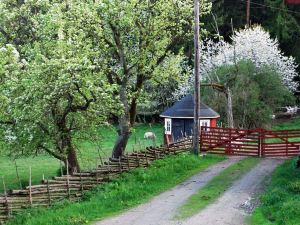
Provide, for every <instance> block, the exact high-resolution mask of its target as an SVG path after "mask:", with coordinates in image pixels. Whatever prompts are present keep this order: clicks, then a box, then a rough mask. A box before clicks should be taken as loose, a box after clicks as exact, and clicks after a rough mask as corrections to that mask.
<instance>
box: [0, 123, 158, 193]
mask: <svg viewBox="0 0 300 225" xmlns="http://www.w3.org/2000/svg"><path fill="white" fill-rule="evenodd" d="M146 131H153V132H154V133H155V134H156V137H157V139H156V144H157V145H158V144H162V143H163V132H164V129H163V126H162V125H161V124H154V125H152V126H151V127H150V126H149V125H147V124H141V125H137V126H135V128H134V131H133V134H132V136H131V137H130V139H129V142H128V146H127V149H126V150H127V151H128V152H130V151H132V150H139V149H141V148H145V147H147V146H150V145H153V141H152V140H144V133H145V132H146ZM116 135H117V132H116V129H115V127H111V128H103V129H101V130H100V131H99V136H100V137H101V138H100V139H101V141H100V142H99V143H98V144H97V143H91V142H81V143H78V144H77V145H76V147H77V148H78V150H79V153H78V157H79V161H80V165H81V167H82V169H83V170H89V169H91V168H95V167H96V163H98V164H99V163H100V159H99V152H100V154H101V157H102V158H103V159H106V158H107V157H109V156H110V155H111V151H112V148H113V145H114V141H115V139H116ZM98 150H99V152H98ZM0 154H1V155H0V181H1V182H0V184H1V185H0V193H1V192H3V185H2V179H1V178H2V177H4V180H5V183H6V186H7V188H8V189H19V188H20V184H19V181H18V179H17V175H16V168H15V164H14V161H12V160H11V159H10V158H9V157H7V156H6V155H7V152H5V150H3V149H1V151H0ZM16 163H17V167H18V171H19V175H20V179H21V183H22V186H23V187H24V186H26V185H27V184H28V182H29V181H28V179H29V166H31V167H32V183H33V184H37V183H39V182H40V181H41V179H42V177H43V175H44V176H45V177H46V178H47V177H48V178H50V177H52V176H54V175H56V174H57V172H58V171H59V170H60V169H59V168H60V163H59V161H58V160H56V159H55V158H53V157H51V156H48V155H38V156H35V157H33V156H32V157H22V158H19V159H17V160H16Z"/></svg>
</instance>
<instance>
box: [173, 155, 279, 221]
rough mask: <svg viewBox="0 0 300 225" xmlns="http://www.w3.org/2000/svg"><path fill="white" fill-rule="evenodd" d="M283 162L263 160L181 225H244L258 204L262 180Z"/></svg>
mask: <svg viewBox="0 0 300 225" xmlns="http://www.w3.org/2000/svg"><path fill="white" fill-rule="evenodd" d="M283 162H284V160H282V159H264V160H262V161H261V162H260V163H259V164H258V165H257V166H256V167H254V168H253V169H252V170H251V171H250V172H249V173H247V174H246V175H245V176H244V177H243V178H242V179H240V180H238V181H236V182H235V183H234V184H233V186H232V187H231V188H230V189H228V190H227V191H226V192H225V193H224V195H222V196H221V197H220V198H219V199H218V200H217V201H216V202H215V203H213V204H211V205H209V206H208V207H207V208H205V209H204V210H202V211H201V212H200V213H199V214H197V215H195V216H193V217H191V218H190V219H188V220H186V221H184V222H180V223H176V224H182V225H204V224H205V225H227V224H228V225H244V224H246V223H245V218H246V217H247V216H248V215H249V214H250V213H251V212H252V211H253V209H254V208H255V206H256V205H257V203H258V199H257V198H258V193H260V192H261V191H262V189H263V180H264V179H265V178H266V177H267V176H268V175H270V174H271V173H272V171H273V170H274V169H275V168H276V167H277V166H278V165H280V164H281V163H283Z"/></svg>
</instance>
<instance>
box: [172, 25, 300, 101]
mask: <svg viewBox="0 0 300 225" xmlns="http://www.w3.org/2000/svg"><path fill="white" fill-rule="evenodd" d="M231 39H232V42H231V43H227V42H225V41H222V40H220V41H218V42H216V41H214V40H207V41H204V42H203V43H202V49H201V50H202V51H201V65H200V69H201V77H202V80H206V81H208V82H210V81H214V82H216V81H218V80H219V78H218V77H217V74H215V73H214V71H215V70H216V69H217V68H219V67H221V66H231V65H235V64H237V63H238V62H241V61H251V62H252V63H254V64H255V66H256V68H257V69H258V70H259V69H261V68H264V67H265V66H268V67H269V68H272V69H273V70H274V72H275V73H277V74H278V75H279V76H280V78H281V80H282V83H283V84H285V85H286V86H287V87H288V88H289V89H290V90H291V91H294V90H296V88H297V83H296V82H294V81H293V79H294V77H295V76H297V72H296V68H297V64H296V63H295V59H294V58H293V57H288V56H285V55H284V54H283V53H282V52H281V50H280V48H279V43H278V41H277V40H276V39H272V38H271V37H270V34H269V33H268V32H267V31H265V30H264V29H263V28H262V27H261V26H255V27H251V28H247V29H243V30H239V31H236V32H235V33H234V35H233V36H232V38H231ZM192 85H193V76H191V78H190V80H189V82H187V83H186V85H184V86H182V87H181V88H180V89H179V90H178V91H177V92H176V94H175V97H178V96H182V95H184V94H186V93H187V92H188V91H189V90H190V89H191V87H192Z"/></svg>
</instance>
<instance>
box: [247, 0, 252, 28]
mask: <svg viewBox="0 0 300 225" xmlns="http://www.w3.org/2000/svg"><path fill="white" fill-rule="evenodd" d="M250 1H251V0H247V13H246V17H247V18H246V22H247V27H250Z"/></svg>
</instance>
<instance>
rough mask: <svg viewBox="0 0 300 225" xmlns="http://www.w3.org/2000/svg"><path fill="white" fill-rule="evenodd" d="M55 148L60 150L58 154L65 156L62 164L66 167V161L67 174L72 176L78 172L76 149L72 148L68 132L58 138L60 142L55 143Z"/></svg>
mask: <svg viewBox="0 0 300 225" xmlns="http://www.w3.org/2000/svg"><path fill="white" fill-rule="evenodd" d="M57 146H58V148H59V149H60V152H61V153H63V154H64V155H66V159H65V160H64V164H65V166H67V161H68V167H69V173H70V174H73V173H76V172H80V165H79V162H78V159H77V153H76V149H75V148H74V147H73V144H72V138H71V134H70V133H69V132H66V133H63V134H62V135H61V136H60V141H59V142H58V143H57Z"/></svg>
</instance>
